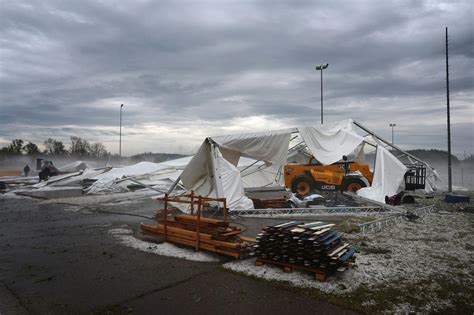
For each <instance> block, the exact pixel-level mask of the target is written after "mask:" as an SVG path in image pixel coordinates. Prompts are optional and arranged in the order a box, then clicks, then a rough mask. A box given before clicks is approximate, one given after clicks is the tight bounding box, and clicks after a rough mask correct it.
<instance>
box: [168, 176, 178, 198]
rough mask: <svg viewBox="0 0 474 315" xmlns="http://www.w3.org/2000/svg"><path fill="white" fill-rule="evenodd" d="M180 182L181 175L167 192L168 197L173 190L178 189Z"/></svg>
mask: <svg viewBox="0 0 474 315" xmlns="http://www.w3.org/2000/svg"><path fill="white" fill-rule="evenodd" d="M180 180H181V175H179V176H178V178H176V180H175V181H174V183H173V185H171V187H170V189H168V192H167V194H168V195H169V194H171V193H172V192H173V190H174V189H175V188H176V186H178V183H179V181H180Z"/></svg>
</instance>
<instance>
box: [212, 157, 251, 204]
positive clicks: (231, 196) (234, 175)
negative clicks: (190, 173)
mask: <svg viewBox="0 0 474 315" xmlns="http://www.w3.org/2000/svg"><path fill="white" fill-rule="evenodd" d="M217 150H219V149H217ZM217 163H218V169H219V173H220V176H219V179H220V181H221V183H222V190H223V191H224V196H225V197H226V199H227V207H229V208H230V209H252V208H253V202H252V200H250V199H249V198H247V197H246V196H245V193H244V186H243V184H242V178H241V177H240V171H239V169H238V168H237V167H235V166H234V165H233V164H232V163H230V162H229V161H227V160H226V159H225V158H224V157H223V156H222V154H218V158H217Z"/></svg>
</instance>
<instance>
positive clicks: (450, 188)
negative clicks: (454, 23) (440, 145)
mask: <svg viewBox="0 0 474 315" xmlns="http://www.w3.org/2000/svg"><path fill="white" fill-rule="evenodd" d="M446 105H447V116H448V192H450V193H451V192H453V182H452V174H451V114H450V108H449V63H448V27H446Z"/></svg>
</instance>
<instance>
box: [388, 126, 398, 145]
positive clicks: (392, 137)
mask: <svg viewBox="0 0 474 315" xmlns="http://www.w3.org/2000/svg"><path fill="white" fill-rule="evenodd" d="M396 125H397V124H389V126H390V127H392V145H393V144H394V143H393V127H395V126H396Z"/></svg>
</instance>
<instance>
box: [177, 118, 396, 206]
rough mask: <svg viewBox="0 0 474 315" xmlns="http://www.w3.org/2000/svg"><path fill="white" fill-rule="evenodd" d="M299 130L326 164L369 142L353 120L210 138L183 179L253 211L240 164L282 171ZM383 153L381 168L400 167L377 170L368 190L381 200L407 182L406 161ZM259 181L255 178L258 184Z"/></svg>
mask: <svg viewBox="0 0 474 315" xmlns="http://www.w3.org/2000/svg"><path fill="white" fill-rule="evenodd" d="M294 133H299V135H300V136H301V138H302V140H303V141H304V143H305V144H306V146H307V148H308V150H309V151H310V152H311V154H312V155H313V156H315V157H316V159H317V160H318V161H320V162H321V163H322V164H326V165H328V164H332V163H334V162H337V161H339V160H340V159H341V158H342V157H343V156H344V155H349V154H350V153H352V152H354V151H357V150H358V148H360V147H361V144H362V143H363V142H364V138H363V137H362V136H360V135H359V134H357V133H356V131H355V130H354V126H353V121H352V120H351V119H348V120H344V121H340V122H336V123H331V124H326V125H323V126H318V127H302V128H292V129H284V130H275V131H267V132H256V133H248V134H238V135H229V136H219V137H209V138H207V139H206V140H205V141H204V142H203V143H202V145H201V147H200V148H199V150H198V152H197V153H196V155H195V156H194V157H193V158H192V160H191V161H190V163H189V164H188V165H187V167H186V168H185V169H184V170H183V172H182V173H181V181H182V183H183V185H184V187H185V188H186V189H188V190H193V191H195V192H196V193H198V194H201V195H204V196H212V197H219V198H221V197H225V198H227V204H228V205H229V208H230V209H251V208H252V207H253V205H252V202H251V201H250V200H249V199H248V198H247V197H245V193H244V189H243V187H244V186H243V180H242V174H241V173H240V172H239V169H238V168H237V165H238V162H239V159H240V157H241V156H245V157H249V158H252V159H256V160H258V161H263V162H264V163H265V165H266V166H267V167H271V168H272V169H273V170H278V169H281V167H282V166H283V165H284V164H285V163H286V161H287V157H288V147H289V144H290V137H291V134H294ZM381 152H383V154H382V153H381V154H380V155H381V156H382V157H383V159H382V157H380V158H379V160H380V161H382V162H383V163H382V162H379V164H381V165H380V167H381V168H382V169H383V170H385V169H389V170H395V171H393V172H392V171H376V172H375V174H374V176H375V177H374V183H376V184H377V186H376V187H373V189H372V190H370V192H371V193H370V194H369V193H368V191H366V194H367V196H369V195H370V196H369V198H371V199H374V200H377V201H378V200H380V199H382V198H384V197H385V196H386V195H393V194H395V193H397V192H398V189H399V187H400V185H401V184H402V182H403V176H401V177H400V176H398V175H399V172H400V168H398V166H399V164H401V162H400V161H398V160H397V159H396V158H395V157H394V156H393V155H392V154H391V153H390V152H389V151H387V150H385V149H384V150H383V151H381ZM381 159H382V160H381ZM402 165H403V164H402ZM394 172H395V173H396V174H397V176H396V177H394V176H393V175H394ZM257 181H258V179H257V178H255V179H254V180H253V181H252V182H257ZM244 182H245V181H244ZM248 184H249V183H248V182H247V185H248ZM255 186H257V185H255ZM375 188H377V189H375Z"/></svg>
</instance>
